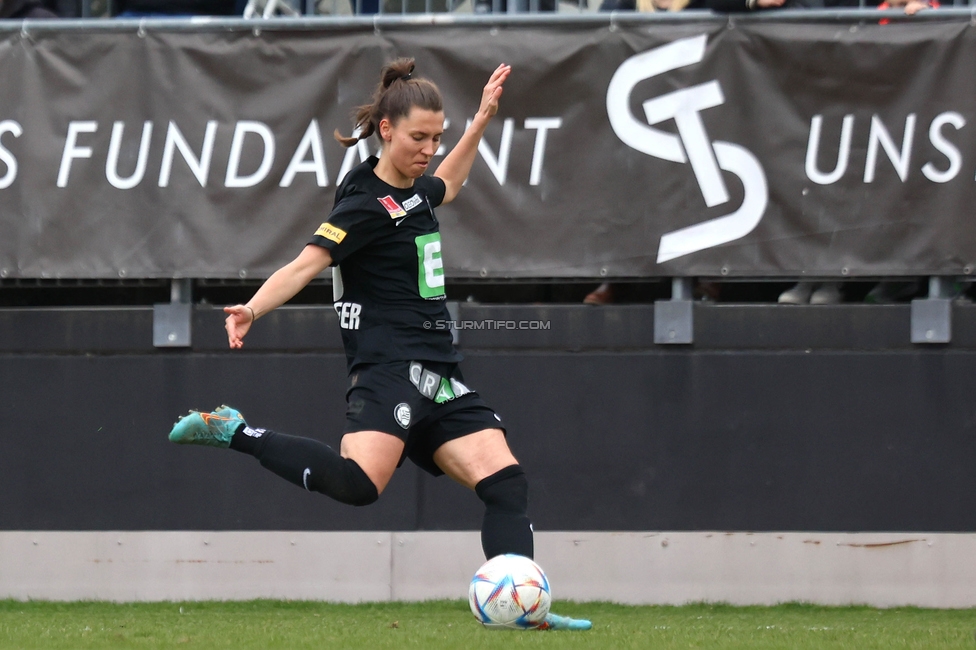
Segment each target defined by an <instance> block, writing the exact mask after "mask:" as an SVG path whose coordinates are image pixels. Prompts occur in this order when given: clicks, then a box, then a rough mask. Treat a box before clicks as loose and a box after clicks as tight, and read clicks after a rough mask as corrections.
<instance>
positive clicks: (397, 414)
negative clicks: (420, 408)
mask: <svg viewBox="0 0 976 650" xmlns="http://www.w3.org/2000/svg"><path fill="white" fill-rule="evenodd" d="M393 419H394V420H396V421H397V424H399V425H400V426H401V427H402V428H404V429H407V428H409V427H410V405H409V404H407V403H406V402H400V403H399V404H397V405H396V408H395V409H393Z"/></svg>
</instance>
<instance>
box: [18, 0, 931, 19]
mask: <svg viewBox="0 0 976 650" xmlns="http://www.w3.org/2000/svg"><path fill="white" fill-rule="evenodd" d="M83 2H88V3H90V4H89V5H88V7H89V9H90V10H89V11H87V12H83V7H82V3H83ZM250 2H251V7H250V8H251V9H252V10H257V11H260V10H261V9H262V8H263V7H264V6H266V3H267V2H275V3H276V4H277V5H278V6H279V7H282V10H281V11H279V10H276V11H275V12H274V13H282V12H283V11H286V10H287V7H291V8H293V9H294V10H296V11H298V12H299V13H304V12H305V11H306V10H308V9H313V8H314V10H315V13H318V14H337V13H340V14H375V13H378V12H379V11H380V10H381V7H380V3H381V2H382V3H383V6H382V11H383V12H384V13H401V12H405V13H421V12H425V11H433V12H444V11H459V12H465V11H467V12H473V13H478V14H480V13H493V12H497V13H518V12H527V11H541V12H552V11H558V10H559V4H563V3H565V4H566V5H568V7H570V8H572V9H573V10H591V11H592V10H595V9H598V10H599V11H637V12H657V11H685V10H695V9H698V10H711V11H715V12H724V13H728V12H749V11H769V10H775V9H778V8H791V9H801V8H827V9H830V8H851V7H859V6H866V7H876V8H878V9H899V8H900V9H903V10H904V11H905V13H907V14H915V13H917V12H919V11H921V10H923V9H929V8H938V6H939V3H938V0H250ZM595 2H599V3H600V4H599V5H598V6H597V5H594V4H593V3H595ZM247 6H248V0H0V19H18V20H19V19H25V18H29V19H37V18H58V17H65V18H74V17H78V16H81V15H83V14H85V15H88V14H91V15H107V16H117V17H123V18H134V17H140V18H141V17H189V16H240V15H242V14H243V13H244V11H245V8H247ZM880 22H882V23H885V22H887V21H886V20H884V19H882V20H881V21H880Z"/></svg>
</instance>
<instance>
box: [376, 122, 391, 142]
mask: <svg viewBox="0 0 976 650" xmlns="http://www.w3.org/2000/svg"><path fill="white" fill-rule="evenodd" d="M379 130H380V137H381V138H383V142H389V141H390V140H392V139H393V124H392V123H391V122H390V120H388V119H387V118H385V117H384V118H383V119H382V120H380V129H379Z"/></svg>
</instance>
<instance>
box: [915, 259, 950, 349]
mask: <svg viewBox="0 0 976 650" xmlns="http://www.w3.org/2000/svg"><path fill="white" fill-rule="evenodd" d="M949 287H950V284H949V282H948V281H947V280H946V278H941V277H939V276H936V275H933V276H932V277H930V278H929V295H928V297H927V298H916V299H915V300H912V324H911V336H912V343H949V342H950V341H951V340H952V298H950V297H949Z"/></svg>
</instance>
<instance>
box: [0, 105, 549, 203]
mask: <svg viewBox="0 0 976 650" xmlns="http://www.w3.org/2000/svg"><path fill="white" fill-rule="evenodd" d="M561 126H562V118H558V117H529V118H526V119H525V122H524V130H525V131H535V136H534V137H533V138H532V144H531V147H529V146H528V143H524V144H520V146H519V147H518V148H517V151H518V154H519V155H527V156H531V167H530V172H529V175H530V178H529V185H539V184H540V183H541V179H542V170H543V164H544V161H545V153H546V145H547V143H548V136H549V132H550V131H552V130H556V129H559V128H560V127H561ZM100 127H101V124H100V123H99V122H98V121H95V120H73V121H71V122H69V123H68V128H67V133H66V135H65V141H64V147H63V149H62V152H61V160H60V164H59V166H58V172H57V186H58V187H60V188H64V187H68V185H69V183H70V181H71V173H72V170H73V168H74V167H75V164H76V162H78V161H83V160H88V159H95V160H98V161H99V163H100V162H101V159H102V155H104V156H105V158H104V160H105V163H104V164H105V179H106V180H107V181H108V183H109V184H110V185H111V186H112V187H115V188H116V189H123V190H128V189H132V188H134V187H137V186H138V185H140V184H142V183H143V182H144V181H145V180H146V175H147V172H148V170H149V168H150V164H149V163H150V162H153V163H155V161H157V160H158V162H159V176H158V179H157V185H158V186H159V187H169V185H170V183H171V182H172V181H173V174H174V169H173V166H174V161H175V159H176V154H177V152H179V155H180V157H181V158H182V159H183V162H184V163H185V164H186V167H187V168H188V169H189V171H190V173H191V174H192V175H193V178H194V179H196V181H197V183H198V184H199V185H200V187H207V186H208V184H209V183H210V176H211V167H212V163H213V162H214V153H215V149H216V143H217V135H218V130H219V126H218V123H217V121H215V120H210V121H208V122H207V123H206V126H205V128H204V133H203V136H202V140H198V141H195V142H194V144H191V138H188V137H187V136H186V135H185V134H184V132H183V130H181V129H180V127H179V126H178V125H177V124H176V122H174V121H170V122H168V124H167V125H166V127H165V129H166V135H165V140H164V143H163V149H162V154H161V155H160V157H159V158H151V149H152V141H153V133H154V132H155V131H156V128H157V125H156V123H155V122H153V121H151V120H147V121H145V122H143V124H142V128H141V131H140V135H139V136H138V143H139V145H138V153H137V155H136V163H135V166H134V168H132V169H131V170H127V171H126V172H125V173H128V175H123V172H122V171H120V167H127V166H129V163H128V156H125V155H123V154H122V151H123V150H124V149H125V150H126V151H128V150H129V149H130V148H131V147H127V146H126V145H128V144H129V143H127V142H126V141H125V140H126V138H125V135H126V127H127V125H126V123H125V122H121V121H116V122H114V123H113V124H112V131H111V136H110V138H109V141H108V148H107V151H105V153H104V154H102V153H101V152H100V151H99V150H98V149H96V146H95V145H96V144H101V145H104V144H105V143H104V138H99V137H98V136H97V134H98V133H99V130H100ZM194 128H195V127H194ZM195 130H198V129H196V128H195ZM514 130H515V120H514V119H513V118H508V119H506V120H505V121H504V126H503V129H502V137H501V141H500V143H499V147H498V152H497V153H495V151H494V150H493V149H492V147H491V145H490V144H488V142H487V141H486V140H485V139H484V138H483V139H482V140H481V141H480V143H479V145H478V152H479V153H480V155H481V157H482V159H483V160H484V162H485V164H486V165H487V166H488V169H489V170H490V171H491V174H492V176H493V177H494V178H495V179H496V181H497V182H498V184H499V185H505V184H506V182H507V178H508V167H509V161H510V159H511V155H512V152H513V133H514ZM7 133H10V134H11V135H12V136H13V138H16V139H18V140H19V139H21V138H23V139H24V140H25V141H26V140H27V139H28V137H29V136H28V134H26V133H25V131H24V128H23V126H22V125H21V124H20V123H19V122H16V121H14V120H4V121H0V164H2V166H3V167H5V170H4V173H3V175H0V189H6V188H7V187H9V186H10V185H12V184H13V183H14V182H15V181H16V179H17V175H18V171H19V169H18V159H17V156H16V154H15V152H14V151H13V150H12V148H11V147H9V146H7V145H5V144H4V142H3V140H2V137H3V136H4V135H5V134H7ZM249 140H251V141H253V143H252V144H254V145H257V146H258V148H259V149H260V151H261V153H260V160H258V161H254V160H248V159H247V156H245V153H244V152H245V146H246V143H247V142H248V141H249ZM330 140H331V139H330ZM258 143H259V144H258ZM21 146H30V145H29V143H27V142H23V143H21ZM277 146H278V140H277V138H276V137H275V134H274V132H273V131H272V130H271V127H269V126H268V125H267V124H265V123H263V122H258V121H253V120H241V121H238V122H236V123H235V125H234V130H233V135H232V136H231V144H230V149H229V151H228V153H227V157H226V163H227V167H226V173H225V175H224V183H223V186H224V187H227V188H248V187H254V186H256V185H258V184H259V183H262V182H264V181H266V180H267V179H268V177H269V176H270V174H271V170H272V166H273V165H274V163H275V160H276V152H277ZM13 149H16V148H13ZM530 149H531V151H530ZM332 153H333V152H332V151H331V150H330V151H329V155H332ZM369 155H370V152H369V148H368V145H367V144H366V142H365V141H360V142H359V144H358V145H357V146H355V147H352V148H350V149H348V150H346V151H345V153H344V154H343V157H342V162H341V164H340V166H339V173H338V176H337V178H336V179H335V183H336V184H339V183H341V182H342V179H343V178H344V177H345V175H346V174H347V173H348V172H349V170H350V169H352V167H353V166H355V165H356V164H357V162H363V161H365V160H366V158H367V157H369ZM357 158H358V160H357ZM245 167H246V168H248V169H253V171H251V172H250V173H246V174H245V173H244V172H242V169H243V168H245ZM298 174H313V175H314V177H315V183H316V184H317V185H318V186H319V187H328V186H329V184H330V179H329V175H328V166H327V163H326V147H325V143H324V141H323V139H322V130H321V128H320V126H319V122H318V120H312V121H311V122H309V124H308V127H307V128H306V129H305V132H304V134H303V135H302V138H301V140H300V141H299V143H298V145H297V146H296V147H295V149H294V152H293V153H292V155H291V158H290V160H289V163H288V166H287V168H286V169H285V171H284V173H283V174H282V176H281V179H280V180H279V182H278V186H279V187H290V186H291V185H292V184H293V183H294V182H295V179H296V178H297V177H298Z"/></svg>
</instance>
